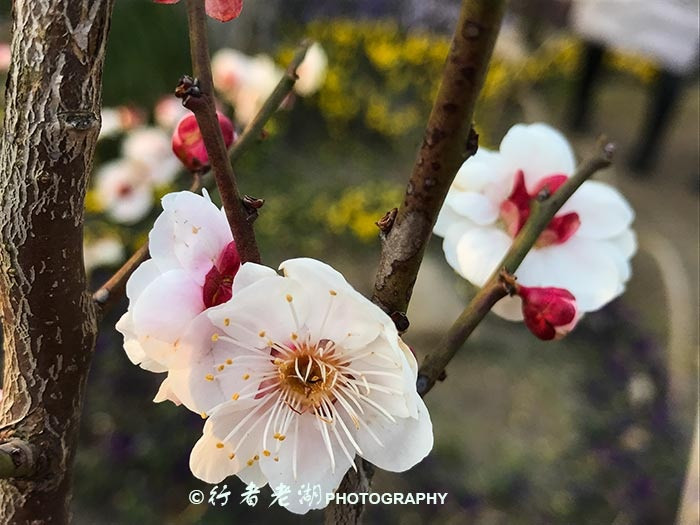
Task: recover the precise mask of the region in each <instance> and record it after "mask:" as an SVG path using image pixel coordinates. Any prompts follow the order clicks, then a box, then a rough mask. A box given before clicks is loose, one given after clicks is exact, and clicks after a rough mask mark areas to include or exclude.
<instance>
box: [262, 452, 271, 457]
mask: <svg viewBox="0 0 700 525" xmlns="http://www.w3.org/2000/svg"><path fill="white" fill-rule="evenodd" d="M263 456H265V457H266V458H269V457H270V451H269V450H263Z"/></svg>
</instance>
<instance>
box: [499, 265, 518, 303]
mask: <svg viewBox="0 0 700 525" xmlns="http://www.w3.org/2000/svg"><path fill="white" fill-rule="evenodd" d="M498 277H499V279H500V281H501V284H502V285H503V288H504V289H505V291H506V292H507V293H508V295H510V296H511V297H512V296H514V295H515V294H516V293H518V283H517V279H518V278H517V277H516V276H515V275H513V274H512V273H510V272H509V271H508V270H507V269H506V268H501V271H500V272H499V273H498Z"/></svg>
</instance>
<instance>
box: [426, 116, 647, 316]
mask: <svg viewBox="0 0 700 525" xmlns="http://www.w3.org/2000/svg"><path fill="white" fill-rule="evenodd" d="M575 165H576V163H575V159H574V154H573V151H572V150H571V146H570V145H569V143H568V142H567V140H566V139H565V138H564V137H563V136H562V135H561V133H559V132H558V131H556V130H555V129H553V128H551V127H550V126H547V125H545V124H532V125H524V124H517V125H515V126H513V127H512V128H511V129H510V131H508V133H507V134H506V136H505V137H504V138H503V141H502V142H501V145H500V149H499V151H489V150H487V149H485V148H479V150H478V152H477V153H476V155H474V156H473V157H471V158H469V159H468V160H467V161H466V162H465V163H464V164H463V165H462V167H461V168H460V170H459V172H458V173H457V176H456V178H455V180H454V182H453V184H452V187H451V188H450V191H449V192H448V195H447V198H446V200H445V204H444V206H443V208H442V210H441V212H440V215H439V216H438V220H437V223H436V225H435V228H434V232H435V233H436V234H437V235H439V236H441V237H443V238H444V241H443V250H444V252H445V258H446V260H447V262H448V263H449V264H450V266H452V267H453V268H454V269H455V270H456V271H457V272H458V273H459V274H460V275H461V276H462V277H464V278H465V279H467V280H468V281H470V282H471V283H472V284H474V285H476V286H483V285H484V283H485V282H486V280H487V279H488V277H489V276H490V275H491V274H492V273H493V272H494V271H495V270H496V269H497V268H498V265H499V264H500V262H501V261H502V259H503V257H504V256H505V254H506V252H507V251H508V249H509V248H510V246H511V244H512V243H513V238H514V237H515V235H517V233H518V232H519V231H520V229H521V228H522V227H523V225H524V223H525V221H526V220H527V218H528V216H529V213H530V205H531V203H532V202H533V199H534V198H535V196H536V195H537V194H538V193H539V192H540V191H542V190H543V189H546V191H549V192H550V193H553V192H555V191H556V190H557V189H558V188H559V187H560V186H561V184H563V183H564V181H565V180H566V179H567V178H568V177H569V176H571V174H572V173H573V172H574V169H575ZM633 219H634V212H633V210H632V208H631V207H630V205H629V204H628V203H627V201H626V200H625V199H624V197H622V195H620V193H619V192H618V191H617V190H616V189H614V188H613V187H611V186H609V185H608V184H605V183H603V182H598V181H587V182H584V183H583V185H582V186H581V187H580V188H579V189H578V190H577V191H576V193H574V195H573V196H572V197H571V198H570V199H569V201H568V202H567V203H566V204H565V205H564V206H563V208H562V209H561V210H560V211H559V213H557V215H556V216H555V217H554V219H553V220H552V221H551V222H550V224H549V225H548V227H547V229H546V230H545V231H544V232H543V234H542V235H541V236H540V238H539V239H538V240H537V243H536V245H535V247H534V248H533V249H532V250H531V251H530V252H529V253H528V254H527V256H526V257H525V259H524V261H523V263H522V264H521V265H520V267H519V268H518V270H517V272H516V276H517V278H518V282H519V283H520V284H522V285H525V286H529V287H555V288H563V289H565V290H568V292H570V293H571V294H572V295H573V296H574V297H575V298H576V305H577V308H578V311H579V312H581V313H585V312H591V311H594V310H598V309H599V308H601V307H602V306H604V305H605V304H606V303H608V302H609V301H611V300H612V299H614V298H615V297H617V296H618V295H620V294H621V293H622V292H623V291H624V289H625V283H626V282H627V280H628V279H629V277H630V271H631V270H630V258H631V257H632V255H633V254H634V253H635V251H636V246H637V245H636V237H635V234H634V232H633V231H632V229H631V227H630V226H631V223H632V221H633ZM494 311H495V312H496V313H497V314H498V315H501V316H502V317H504V318H506V319H510V320H522V319H523V312H522V307H521V299H520V297H518V296H515V297H508V298H506V299H503V300H501V301H499V302H498V303H497V304H496V306H495V308H494Z"/></svg>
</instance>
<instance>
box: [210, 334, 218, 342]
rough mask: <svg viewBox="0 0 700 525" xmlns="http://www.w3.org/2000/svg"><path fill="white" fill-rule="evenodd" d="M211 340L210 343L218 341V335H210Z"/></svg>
mask: <svg viewBox="0 0 700 525" xmlns="http://www.w3.org/2000/svg"><path fill="white" fill-rule="evenodd" d="M211 340H212V342H214V343H216V342H217V341H218V340H219V334H212V336H211Z"/></svg>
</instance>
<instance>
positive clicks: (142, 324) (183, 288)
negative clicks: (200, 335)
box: [133, 270, 204, 343]
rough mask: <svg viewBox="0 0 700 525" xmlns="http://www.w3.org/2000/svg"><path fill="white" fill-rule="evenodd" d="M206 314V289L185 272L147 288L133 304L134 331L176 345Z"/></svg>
mask: <svg viewBox="0 0 700 525" xmlns="http://www.w3.org/2000/svg"><path fill="white" fill-rule="evenodd" d="M203 310H204V303H203V301H202V289H201V287H200V286H199V285H198V284H197V283H196V282H194V281H193V280H192V279H191V278H190V276H189V274H188V273H187V272H185V271H183V270H173V271H170V272H166V273H164V274H162V275H161V276H160V277H158V278H157V279H156V280H155V281H153V282H152V283H151V284H150V285H149V286H147V287H146V288H145V289H144V290H143V292H142V293H141V295H140V296H139V298H138V300H137V301H135V302H134V303H133V323H134V331H135V332H136V333H137V334H138V336H139V338H142V337H151V338H154V339H157V340H160V341H164V342H167V343H174V342H175V341H176V340H177V339H178V338H179V337H180V335H181V334H182V333H183V331H184V330H185V329H186V328H187V325H188V324H189V323H190V321H192V319H194V318H195V317H196V316H197V315H198V314H199V313H200V312H202V311H203Z"/></svg>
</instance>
